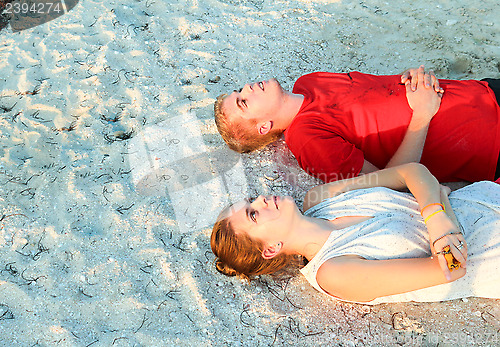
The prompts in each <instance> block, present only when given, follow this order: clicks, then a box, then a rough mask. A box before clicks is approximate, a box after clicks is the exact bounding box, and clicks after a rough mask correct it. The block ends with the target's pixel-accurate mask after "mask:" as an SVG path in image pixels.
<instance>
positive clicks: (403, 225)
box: [300, 182, 500, 304]
mask: <svg viewBox="0 0 500 347" xmlns="http://www.w3.org/2000/svg"><path fill="white" fill-rule="evenodd" d="M449 199H450V203H451V206H452V208H453V211H454V212H455V214H456V216H457V219H458V221H459V222H460V224H461V226H462V228H463V233H464V236H465V240H466V241H467V247H468V258H467V274H466V275H465V276H464V277H462V278H460V279H458V280H456V281H453V282H450V283H446V284H441V285H437V286H433V287H429V288H424V289H419V290H415V291H411V292H408V293H403V294H396V295H390V296H384V297H379V298H377V299H375V300H373V301H370V302H369V303H368V304H380V303H389V302H403V301H442V300H452V299H457V298H465V297H469V296H476V297H485V298H500V184H496V183H493V182H477V183H474V184H471V185H469V186H466V187H464V188H462V189H459V190H456V191H454V192H452V194H450V196H449ZM419 211H420V209H419V206H418V204H417V202H416V200H415V198H414V197H413V196H412V195H410V194H407V193H401V192H397V191H394V190H391V189H387V188H381V187H377V188H370V189H360V190H354V191H350V192H347V193H344V194H342V195H339V196H336V197H333V198H330V199H326V200H324V201H322V202H321V203H320V204H318V205H316V206H314V207H312V208H310V209H309V210H307V211H306V212H305V213H304V214H305V215H306V216H311V217H317V218H323V219H328V220H333V219H335V218H337V217H344V216H373V218H370V219H368V220H366V221H364V222H362V223H359V224H356V225H352V226H350V227H347V228H344V229H340V230H334V231H332V233H331V234H330V236H329V238H328V240H327V241H326V242H325V244H324V245H323V247H322V248H321V249H320V250H319V252H318V253H317V254H316V256H315V257H314V258H313V259H311V261H310V262H309V263H308V264H307V265H306V266H305V267H304V268H302V269H301V270H300V271H301V272H302V274H303V275H304V276H305V277H306V278H307V280H308V281H309V283H311V285H312V286H313V287H314V288H316V289H317V290H319V291H320V292H322V293H325V294H327V293H326V292H325V291H324V290H323V289H322V288H321V287H320V286H319V285H318V283H317V281H316V273H317V271H318V269H319V267H320V266H321V265H322V264H323V263H324V262H325V261H326V260H328V259H330V258H333V257H338V256H341V255H348V254H351V255H359V256H361V257H363V258H365V259H370V260H372V259H395V258H421V257H428V256H430V253H431V252H430V246H429V235H428V232H427V229H426V226H425V224H424V221H423V219H422V217H421V215H420V212H419Z"/></svg>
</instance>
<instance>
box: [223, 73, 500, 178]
mask: <svg viewBox="0 0 500 347" xmlns="http://www.w3.org/2000/svg"><path fill="white" fill-rule="evenodd" d="M495 83H498V81H497V80H488V82H486V81H474V80H470V81H454V80H440V81H437V79H436V78H435V77H434V75H433V74H432V73H429V74H425V72H424V69H423V66H421V67H420V68H419V69H412V70H408V71H407V72H406V73H405V74H404V75H403V76H374V75H367V74H362V73H359V72H351V73H348V74H336V73H326V72H318V73H313V74H309V75H305V76H302V77H300V78H299V79H298V80H297V81H296V83H295V85H294V88H293V90H292V92H288V91H285V90H283V89H282V88H281V86H280V85H279V83H278V82H277V81H276V80H274V79H272V80H269V81H264V82H259V83H255V84H253V85H250V84H247V85H245V86H244V87H243V88H242V89H241V90H240V91H235V92H233V93H232V94H230V95H228V96H225V97H224V96H222V97H219V98H218V100H217V101H216V103H215V117H216V123H217V127H218V129H219V132H220V133H221V135H222V137H223V138H224V140H225V141H226V143H228V145H229V146H230V147H231V148H232V149H234V150H236V151H238V152H250V151H252V150H254V149H258V148H261V147H263V146H265V145H266V144H268V143H270V142H273V141H274V140H276V139H277V138H279V137H280V136H281V135H282V134H283V133H284V135H285V141H286V143H287V145H288V146H289V148H290V150H291V151H292V153H293V154H294V155H295V157H296V158H297V160H298V162H299V164H300V166H301V167H302V168H303V169H305V170H306V171H307V172H308V173H309V174H311V175H313V176H315V177H318V178H320V179H321V180H323V181H325V182H330V181H335V180H338V179H343V178H348V177H354V176H357V175H358V174H360V173H368V172H372V171H375V170H377V169H382V168H385V167H391V166H396V165H400V164H403V163H407V162H412V161H415V162H419V161H420V162H421V163H422V164H424V165H426V166H427V167H428V168H429V170H430V171H431V172H432V173H433V174H434V175H435V176H436V177H437V178H438V179H439V180H440V181H442V182H443V181H464V180H465V181H479V180H493V179H496V178H497V177H498V176H499V175H500V169H499V168H498V164H499V163H498V161H499V152H500V107H499V106H498V102H497V100H496V97H495V93H494V91H493V90H492V87H493V88H498V86H497V85H495ZM429 86H434V88H429ZM441 96H442V97H441Z"/></svg>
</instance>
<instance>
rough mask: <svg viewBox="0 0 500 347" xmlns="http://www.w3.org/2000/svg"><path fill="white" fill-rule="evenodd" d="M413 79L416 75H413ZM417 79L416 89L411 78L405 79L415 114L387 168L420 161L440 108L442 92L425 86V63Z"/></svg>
mask: <svg viewBox="0 0 500 347" xmlns="http://www.w3.org/2000/svg"><path fill="white" fill-rule="evenodd" d="M413 79H414V77H412V80H413ZM416 79H417V88H416V90H413V88H412V83H411V82H410V80H408V79H407V80H406V81H405V85H406V97H407V99H408V104H409V105H410V107H411V109H412V110H413V115H412V118H411V121H410V124H409V125H408V129H407V131H406V134H405V136H404V138H403V141H402V142H401V145H400V146H399V148H398V149H397V151H396V153H394V155H393V156H392V158H391V159H390V160H389V162H388V163H387V165H386V168H389V167H393V166H397V165H401V164H405V163H410V162H417V163H418V162H419V161H420V158H421V157H422V151H423V148H424V144H425V139H426V137H427V131H428V129H429V123H430V121H431V119H432V117H434V115H435V114H436V112H437V111H438V110H439V106H440V104H441V96H442V93H437V92H436V91H434V89H432V88H427V87H425V83H426V78H425V72H424V67H423V65H422V66H420V68H419V69H418V70H417V76H416Z"/></svg>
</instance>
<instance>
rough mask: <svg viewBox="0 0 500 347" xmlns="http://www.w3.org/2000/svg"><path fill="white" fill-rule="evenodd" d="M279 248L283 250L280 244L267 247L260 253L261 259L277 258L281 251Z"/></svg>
mask: <svg viewBox="0 0 500 347" xmlns="http://www.w3.org/2000/svg"><path fill="white" fill-rule="evenodd" d="M281 248H283V243H282V242H278V243H277V244H275V245H272V246H267V247H266V248H264V250H263V251H262V258H264V259H272V258H274V257H275V256H277V255H278V254H279V252H280V251H281Z"/></svg>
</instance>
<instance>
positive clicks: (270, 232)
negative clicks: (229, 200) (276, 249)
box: [224, 195, 300, 244]
mask: <svg viewBox="0 0 500 347" xmlns="http://www.w3.org/2000/svg"><path fill="white" fill-rule="evenodd" d="M298 216H300V211H299V209H298V208H297V205H296V204H295V202H294V201H293V199H292V198H291V197H289V196H285V197H278V196H272V195H271V196H262V195H261V196H259V197H258V198H256V199H255V200H254V201H252V202H250V201H249V200H243V201H240V202H238V203H236V204H234V205H233V206H231V207H230V208H229V211H228V214H227V215H225V216H224V217H229V218H230V223H231V225H232V226H233V227H234V229H235V230H236V233H240V232H245V233H247V235H248V236H249V237H250V238H252V239H255V240H259V241H262V242H263V243H264V244H272V243H274V242H277V241H283V239H284V238H285V237H286V235H287V234H288V232H289V231H290V230H291V227H292V225H293V223H294V221H295V219H296V218H297V217H298Z"/></svg>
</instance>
